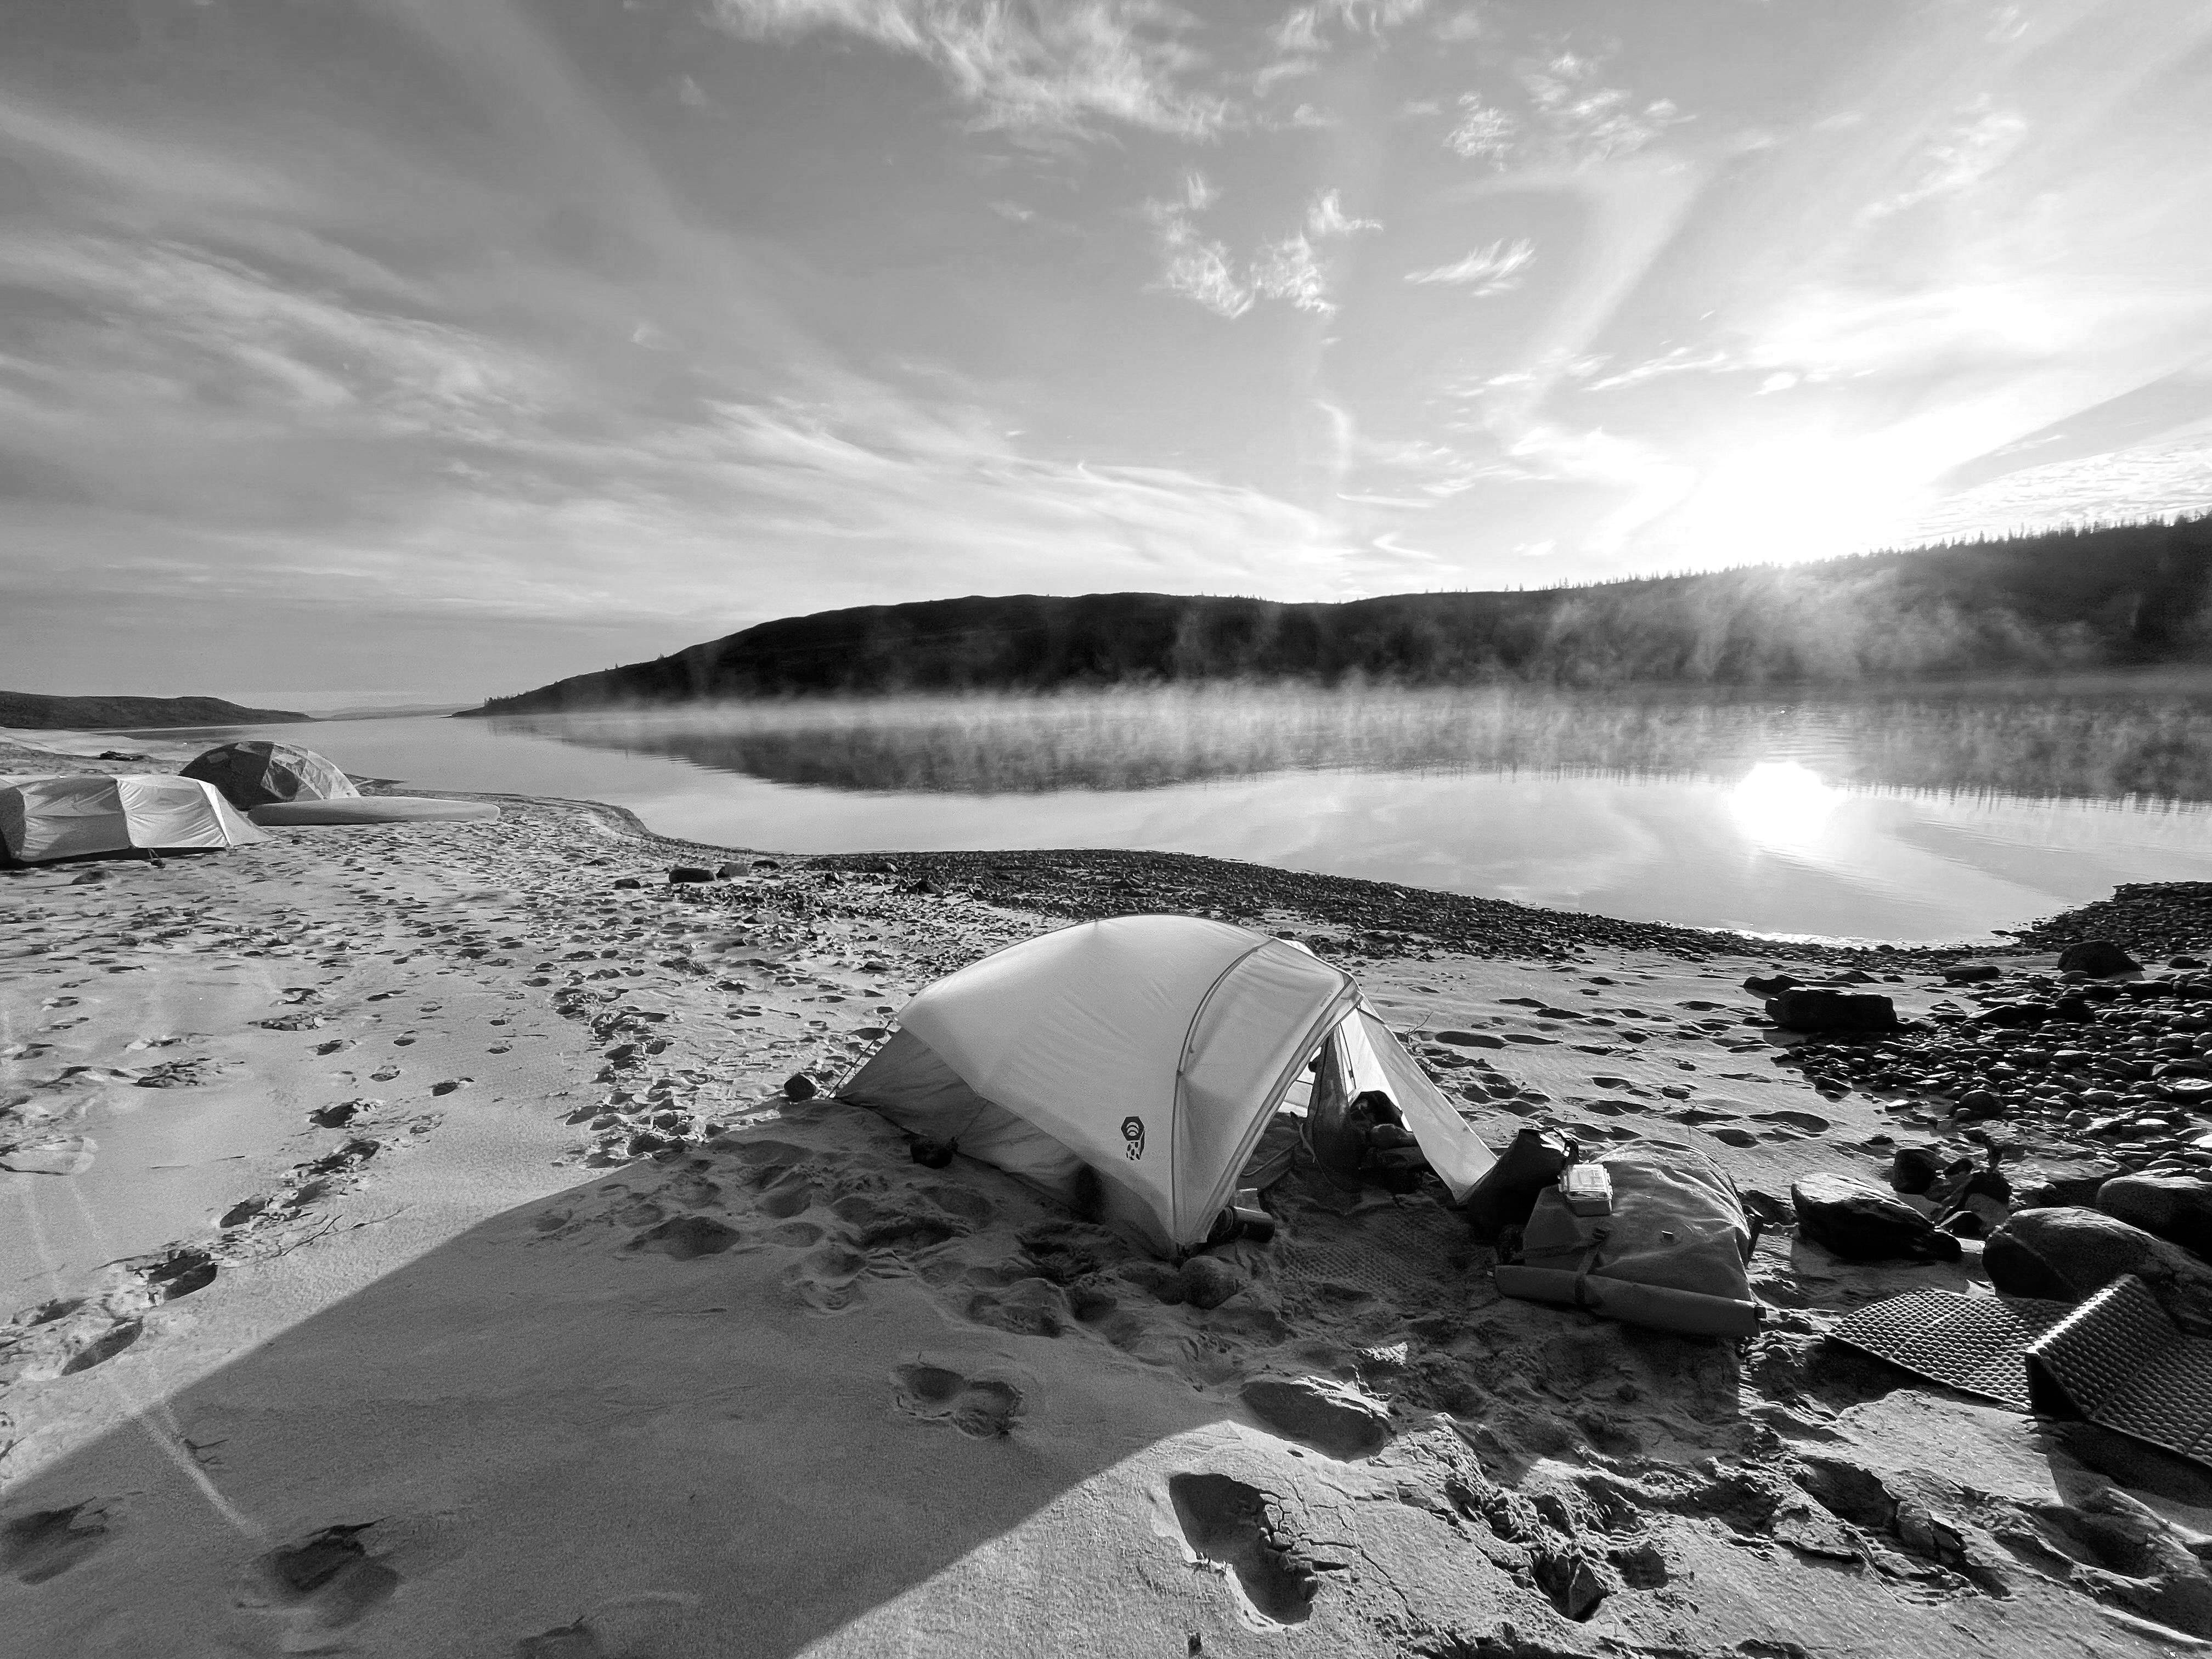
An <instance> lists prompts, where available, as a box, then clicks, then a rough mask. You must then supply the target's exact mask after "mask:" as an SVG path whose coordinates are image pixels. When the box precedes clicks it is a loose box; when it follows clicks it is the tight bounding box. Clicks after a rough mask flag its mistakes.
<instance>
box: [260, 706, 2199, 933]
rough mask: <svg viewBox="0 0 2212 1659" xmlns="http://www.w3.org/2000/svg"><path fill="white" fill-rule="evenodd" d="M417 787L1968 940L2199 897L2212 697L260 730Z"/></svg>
mask: <svg viewBox="0 0 2212 1659" xmlns="http://www.w3.org/2000/svg"><path fill="white" fill-rule="evenodd" d="M265 734H266V735H271V736H277V737H281V738H285V739H287V740H289V741H293V742H300V741H306V742H307V743H309V744H311V745H313V746H315V747H318V748H320V749H321V750H323V751H324V752H325V753H327V754H329V755H330V756H331V757H332V758H333V759H335V760H337V762H338V763H340V764H341V765H343V766H344V767H345V768H346V769H348V770H349V771H353V772H356V773H366V774H371V775H377V776H381V777H392V778H398V779H403V780H404V781H406V782H407V783H408V784H410V786H412V787H421V788H425V789H431V790H435V789H439V788H450V789H475V790H512V791H516V792H521V793H547V794H562V795H570V796H580V797H585V798H589V799H599V800H605V801H611V802H613V803H616V804H617V805H624V806H627V807H629V808H630V809H631V810H632V811H635V812H637V813H638V814H639V816H640V817H642V818H643V819H644V820H645V821H646V823H647V824H649V825H650V826H652V827H653V829H657V830H659V831H661V832H663V833H665V834H668V835H672V836H681V837H684V838H688V839H693V840H698V841H702V842H711V843H714V844H718V845H726V846H743V847H754V848H779V849H784V850H789V851H794V852H860V851H897V850H900V849H911V850H934V849H946V848H1082V847H1115V848H1150V849H1155V850H1162V851H1175V852H1190V853H1202V854H1213V855H1217V856H1221V857H1229V858H1242V859H1252V860H1260V861H1261V862H1266V863H1272V864H1277V865H1280V866H1286V867H1291V868H1297V869H1307V870H1318V871H1323V872H1330V873H1334V874H1340V875H1351V876H1359V877H1364V878H1371V879H1376V880H1385V881H1395V882H1402V883H1406V884H1412V885H1416V886H1425V887H1435V888H1443V889H1449V890H1457V891H1463V892H1473V893H1480V894H1486V895H1490V896H1497V897H1503V898H1510V899H1516V900H1520V901H1522V902H1528V903H1538V904H1552V905H1560V906H1565V907H1570V908H1581V909H1590V910H1597V911H1601V912H1605V913H1607V914H1610V915H1621V916H1629V917H1635V918H1642V919H1649V920H1653V921H1676V922H1683V923H1687V924H1690V925H1692V926H1702V927H1731V928H1739V929H1743V930H1746V931H1750V932H1760V933H1785V934H1819V935H1826V936H1832V937H1843V938H1860V939H1965V938H1975V937H1984V938H1985V937H1988V936H1989V935H1990V932H1991V930H1992V929H1995V928H1999V927H2017V926H2019V925H2021V924H2022V923H2024V922H2026V921H2031V920H2033V919H2034V918H2035V917H2037V916H2040V915H2048V914H2050V913H2051V912H2053V911H2055V910H2058V909H2061V908H2066V907H2067V906H2069V905H2072V904H2075V903H2079V902H2083V901H2085V900H2087V899H2093V898H2100V897H2103V896H2106V894H2107V893H2108V892H2109V891H2110V890H2111V889H2112V886H2114V885H2115V884H2118V883H2121V882H2128V881H2152V880H2174V879H2212V805H2208V804H2212V683H2208V682H2206V681H2204V680H2201V679H2200V680H2191V679H2182V678H2171V677H2168V678H2157V679H2148V678H2110V679H2106V680H2103V681H2081V682H2077V683H2075V684H2072V685H2070V686H2069V687H2066V688H2064V689H2062V690H2053V689H2052V688H2051V686H2050V685H2049V684H2047V683H2046V684H2038V685H2036V686H2035V687H2034V688H2033V689H2027V688H2022V687H2020V686H2008V685H2002V684H1982V685H1974V686H1957V685H1954V686H1941V687H1928V686H1921V687H1905V688H1898V689H1894V690H1888V689H1881V688H1875V687H1865V688H1863V689H1861V690H1858V691H1857V692H1855V693H1852V694H1850V695H1844V696H1838V695H1836V694H1833V693H1831V692H1822V693H1820V694H1818V695H1814V694H1799V695H1792V696H1777V695H1774V694H1773V693H1771V692H1765V693H1756V694H1754V693H1749V692H1747V693H1744V694H1741V695H1734V696H1729V695H1713V694H1711V693H1707V692H1699V693H1695V694H1692V693H1688V692H1684V691H1680V690H1656V691H1652V692H1650V693H1638V694H1627V693H1607V694H1583V695H1563V694H1554V693H1543V692H1528V691H1506V690H1419V691H1407V690H1383V689H1367V690H1318V689H1316V688H1313V687H1310V686H1279V687H1278V686H1226V685H1218V684H1213V685H1206V686H1200V687H1194V688H1172V687H1171V688H1165V689H1155V690H1117V691H1108V692H1081V693H1070V694H1061V695H1057V696H1011V695H983V696H947V697H906V698H869V699H849V700H805V701H801V700H793V701H784V702H750V703H735V704H728V705H722V706H717V707H697V706H694V707H688V708H680V709H671V710H665V711H654V712H647V713H635V714H588V715H570V716H562V717H551V716H538V717H532V718H528V719H520V718H518V719H501V720H424V719H414V720H349V721H339V722H331V723H330V724H327V725H321V726H314V727H309V728H302V727H297V726H294V727H270V728H266V731H265Z"/></svg>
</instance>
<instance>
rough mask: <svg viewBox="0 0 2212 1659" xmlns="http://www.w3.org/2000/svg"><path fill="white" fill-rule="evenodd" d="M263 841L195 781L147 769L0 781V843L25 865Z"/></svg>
mask: <svg viewBox="0 0 2212 1659" xmlns="http://www.w3.org/2000/svg"><path fill="white" fill-rule="evenodd" d="M267 839H268V837H267V836H264V834H263V833H262V832H261V831H260V830H258V829H255V828H254V827H253V826H252V824H250V823H247V822H246V820H245V819H244V818H242V817H239V815H238V814H237V813H236V812H235V811H232V810H231V805H230V803H229V802H228V801H227V800H225V799H223V798H222V794H221V793H219V792H218V791H217V790H216V788H215V787H214V786H213V785H211V784H207V783H203V782H201V781H199V780H198V779H197V778H180V777H175V776H173V775H170V774H167V773H153V772H142V773H124V774H122V775H119V776H115V777H97V776H91V775H83V774H74V775H64V776H60V777H4V778H0V843H4V844H5V845H6V847H7V849H8V855H9V857H10V858H12V859H15V860H20V861H21V862H22V863H25V864H38V863H42V862H44V861H46V860H50V859H70V858H83V857H87V856H88V855H91V854H97V853H127V852H130V851H132V850H133V849H140V850H144V851H148V852H181V851H187V850H191V849H193V848H222V847H242V846H246V845H247V844H249V843H251V842H258V841H266V840H267Z"/></svg>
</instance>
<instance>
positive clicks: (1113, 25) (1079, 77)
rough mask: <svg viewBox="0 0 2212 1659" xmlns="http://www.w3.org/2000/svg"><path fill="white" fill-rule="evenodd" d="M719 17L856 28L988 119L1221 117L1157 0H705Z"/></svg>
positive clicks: (1010, 122)
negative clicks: (926, 68)
mask: <svg viewBox="0 0 2212 1659" xmlns="http://www.w3.org/2000/svg"><path fill="white" fill-rule="evenodd" d="M711 4H712V8H713V15H714V17H716V18H717V19H718V20H719V21H720V22H721V23H722V24H723V25H724V26H725V27H727V28H729V29H731V30H732V31H733V32H735V33H739V34H742V35H745V36H749V37H752V38H770V39H784V40H789V39H794V38H796V37H799V36H800V35H805V34H808V33H814V32H817V31H820V30H836V31H838V32H841V33H846V34H851V35H857V36H859V37H860V38H861V39H863V40H870V41H872V42H874V43H875V44H876V45H878V46H884V47H886V48H888V49H890V50H891V51H893V52H907V53H910V54H912V55H913V56H915V57H917V58H923V59H925V60H927V62H929V63H930V64H934V65H935V66H936V68H937V69H938V70H939V72H940V73H942V74H943V75H944V76H945V79H946V81H948V82H950V83H951V86H952V88H953V90H954V91H955V92H956V93H957V94H959V96H960V97H961V98H962V99H963V100H966V101H967V102H968V103H969V105H971V106H973V107H974V108H975V112H976V120H977V123H978V124H979V125H983V126H988V127H1006V128H1013V129H1039V128H1041V129H1046V130H1053V131H1082V130H1085V129H1086V128H1088V127H1089V126H1090V125H1091V124H1093V123H1094V122H1097V121H1099V120H1102V119H1103V120H1108V121H1115V122H1120V123H1122V124H1125V125H1129V126H1133V127H1144V128H1150V129H1152V130H1153V131H1160V132H1169V133H1176V134H1180V135H1182V136H1184V137H1201V136H1204V135H1206V134H1208V133H1212V132H1215V131H1218V130H1219V129H1220V128H1221V127H1222V126H1223V125H1225V123H1226V122H1227V120H1228V119H1229V118H1230V109H1229V106H1228V104H1227V102H1226V101H1225V100H1223V99H1222V98H1220V97H1219V96H1218V95H1216V94H1212V93H1210V92H1207V91H1205V90H1203V89H1201V88H1197V87H1194V86H1193V85H1191V84H1189V82H1190V81H1191V80H1192V79H1193V78H1194V73H1193V72H1194V70H1196V68H1197V67H1198V65H1199V63H1200V58H1199V55H1198V54H1197V53H1196V52H1194V50H1193V49H1192V48H1191V47H1190V46H1188V44H1186V42H1185V40H1184V39H1183V36H1184V34H1185V33H1186V32H1187V30H1188V18H1187V17H1186V16H1185V15H1184V14H1183V13H1182V12H1180V11H1178V10H1176V9H1173V8H1171V7H1170V6H1167V5H1164V4H1160V3H1157V0H1038V3H1035V4H1017V3H1012V0H711Z"/></svg>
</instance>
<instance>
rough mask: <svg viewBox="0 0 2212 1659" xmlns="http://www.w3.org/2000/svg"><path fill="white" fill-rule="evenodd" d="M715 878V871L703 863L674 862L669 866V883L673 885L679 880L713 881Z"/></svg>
mask: <svg viewBox="0 0 2212 1659" xmlns="http://www.w3.org/2000/svg"><path fill="white" fill-rule="evenodd" d="M712 880H714V872H713V871H712V870H709V869H708V868H707V867H706V866H703V865H697V864H671V865H670V866H668V884H669V885H670V886H671V887H673V886H675V885H676V884H678V883H679V882H696V881H712Z"/></svg>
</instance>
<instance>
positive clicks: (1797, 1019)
mask: <svg viewBox="0 0 2212 1659" xmlns="http://www.w3.org/2000/svg"><path fill="white" fill-rule="evenodd" d="M1766 1017H1767V1018H1769V1019H1771V1020H1772V1021H1773V1022H1774V1023H1775V1024H1777V1025H1779V1026H1780V1027H1781V1028H1782V1029H1783V1030H1785V1031H1815V1032H1818V1031H1887V1030H1894V1029H1895V1028H1896V1025H1897V1005H1896V1004H1895V1003H1893V1002H1892V1001H1891V1000H1889V999H1888V998H1887V997H1885V996H1876V995H1875V994H1873V993H1871V992H1868V991H1824V990H1822V989H1820V987H1817V986H1815V987H1809V988H1801V989H1796V990H1789V991H1782V992H1778V993H1777V994H1775V995H1773V996H1771V997H1769V998H1767V1000H1766Z"/></svg>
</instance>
